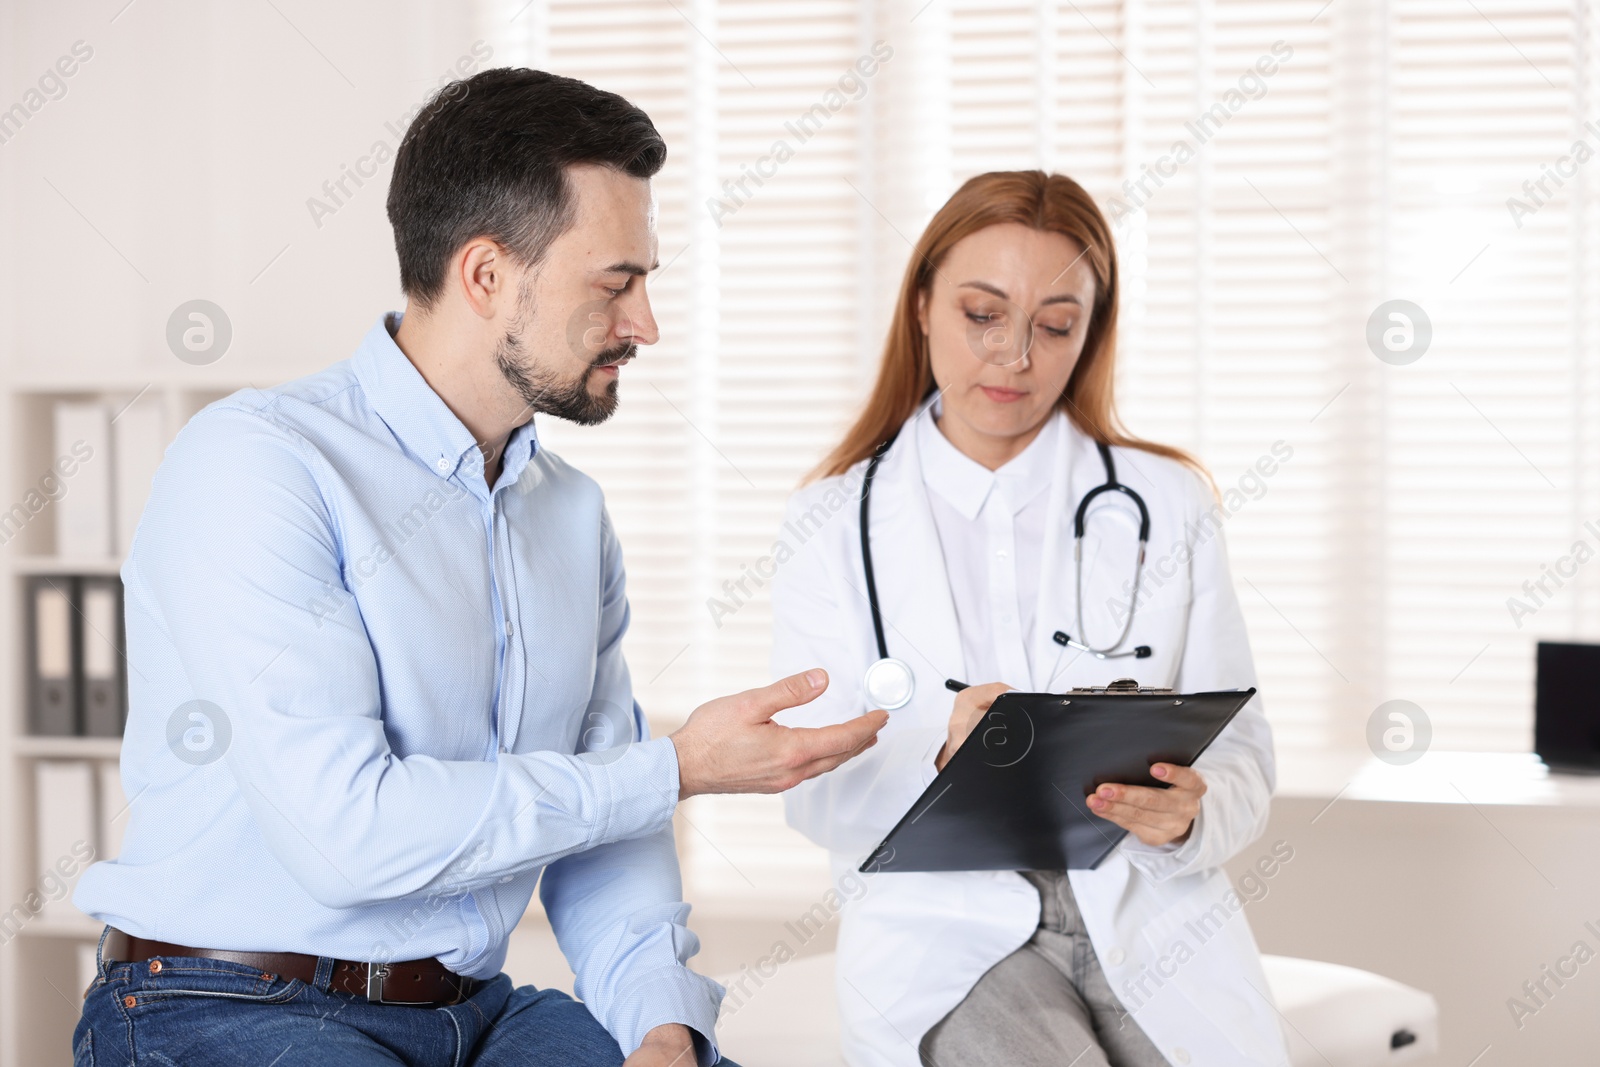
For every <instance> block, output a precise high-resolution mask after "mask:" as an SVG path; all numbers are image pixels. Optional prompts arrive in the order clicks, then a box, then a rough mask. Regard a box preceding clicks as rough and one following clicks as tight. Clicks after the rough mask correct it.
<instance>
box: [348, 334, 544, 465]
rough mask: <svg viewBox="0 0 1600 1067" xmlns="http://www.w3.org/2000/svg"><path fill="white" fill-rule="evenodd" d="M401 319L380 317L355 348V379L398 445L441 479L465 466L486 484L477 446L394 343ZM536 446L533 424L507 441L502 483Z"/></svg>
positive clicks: (526, 460) (526, 462)
mask: <svg viewBox="0 0 1600 1067" xmlns="http://www.w3.org/2000/svg"><path fill="white" fill-rule="evenodd" d="M401 318H402V315H401V313H400V312H398V311H391V312H387V313H386V314H384V315H381V316H379V318H378V321H377V322H376V323H374V324H373V326H372V329H370V330H368V331H367V335H366V337H364V338H363V339H362V341H361V345H360V347H359V348H357V349H356V354H355V359H354V364H355V374H356V378H357V380H358V381H360V382H361V388H362V389H363V390H364V391H365V393H366V396H367V401H368V403H370V404H371V405H372V409H373V410H374V411H376V412H377V413H378V417H379V418H381V419H383V421H384V424H385V425H387V426H388V427H389V429H390V431H391V432H392V433H393V434H394V435H395V437H397V438H398V439H399V441H400V443H401V444H402V445H404V446H405V448H406V449H407V450H408V451H409V452H410V453H411V454H412V455H414V456H416V457H417V459H418V460H420V461H421V462H422V463H423V464H424V465H426V466H427V467H428V469H430V470H432V471H433V472H434V473H435V474H437V475H438V476H439V477H441V478H449V477H451V476H453V475H454V474H455V473H456V471H457V470H459V469H460V468H461V467H462V466H463V464H464V465H466V466H467V467H468V468H469V470H470V473H471V474H473V476H474V477H476V478H477V480H478V482H479V484H482V481H483V455H482V453H481V452H480V451H479V450H478V443H477V442H476V441H475V440H473V437H472V434H471V432H470V431H469V430H468V429H467V428H466V426H465V425H464V424H463V423H462V422H461V420H460V419H458V418H456V415H455V412H453V411H451V410H450V408H449V407H448V406H447V405H446V404H445V402H444V401H443V400H442V399H440V397H439V394H438V393H436V392H434V391H433V387H432V386H430V385H429V384H428V382H427V380H426V379H425V378H423V377H422V373H421V372H420V371H418V370H417V368H416V367H415V366H414V365H413V364H412V362H411V360H410V359H408V358H407V357H406V354H405V353H404V352H402V351H400V346H399V345H397V344H395V343H394V333H395V331H397V330H399V329H400V320H401ZM537 447H538V436H537V433H536V432H535V430H534V427H533V420H532V419H529V420H528V421H527V422H525V423H523V424H522V425H521V426H519V427H517V428H516V429H515V430H513V431H512V433H511V436H510V438H509V439H508V440H507V441H506V451H505V456H504V458H503V461H502V465H501V475H500V481H501V484H505V485H509V484H511V483H512V482H515V481H516V480H517V479H518V478H519V477H520V476H521V474H522V471H523V468H525V467H526V466H527V465H528V461H529V460H530V459H531V458H532V457H533V453H534V452H535V450H536V449H537Z"/></svg>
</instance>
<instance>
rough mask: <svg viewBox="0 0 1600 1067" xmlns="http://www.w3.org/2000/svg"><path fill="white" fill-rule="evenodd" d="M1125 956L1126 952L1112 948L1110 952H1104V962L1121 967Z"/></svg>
mask: <svg viewBox="0 0 1600 1067" xmlns="http://www.w3.org/2000/svg"><path fill="white" fill-rule="evenodd" d="M1127 958H1128V957H1127V954H1126V953H1124V952H1123V951H1122V950H1121V949H1120V948H1114V949H1112V950H1111V951H1110V952H1107V953H1106V962H1107V963H1109V964H1111V966H1113V967H1121V966H1122V961H1123V960H1125V959H1127Z"/></svg>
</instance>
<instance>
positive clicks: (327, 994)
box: [72, 935, 737, 1067]
mask: <svg viewBox="0 0 1600 1067" xmlns="http://www.w3.org/2000/svg"><path fill="white" fill-rule="evenodd" d="M104 942H105V938H104V935H102V936H101V943H102V945H103V944H104ZM159 958H160V959H161V970H160V973H159V974H151V973H150V965H149V964H148V963H147V962H145V961H139V962H128V961H123V962H113V963H111V964H110V965H107V963H106V961H105V960H103V959H102V960H100V968H99V976H98V978H97V979H96V981H95V982H94V984H93V985H91V986H90V987H89V991H88V995H87V996H86V997H85V998H84V1002H83V1015H82V1017H81V1018H79V1020H78V1026H77V1029H76V1030H75V1031H74V1032H73V1035H72V1048H73V1067H96V1065H98V1067H135V1065H136V1067H154V1065H160V1067H213V1065H215V1067H222V1065H224V1064H226V1065H229V1067H232V1065H234V1064H251V1065H253V1067H267V1065H268V1064H271V1065H272V1067H326V1065H335V1064H337V1065H341V1067H343V1065H349V1067H370V1065H376V1064H383V1065H386V1067H392V1065H395V1064H403V1065H405V1067H469V1065H470V1067H533V1065H536V1064H537V1065H541V1067H542V1065H544V1064H551V1065H556V1064H560V1065H563V1067H565V1065H569V1064H570V1065H574V1067H590V1065H593V1067H619V1065H620V1064H621V1063H622V1060H623V1056H622V1050H621V1049H620V1048H619V1047H618V1046H617V1043H616V1041H615V1040H613V1039H612V1037H611V1035H610V1034H609V1033H607V1032H606V1030H605V1028H604V1027H602V1026H601V1025H600V1023H599V1022H598V1021H597V1020H596V1019H595V1017H594V1016H593V1015H591V1014H590V1013H589V1009H588V1008H587V1007H585V1006H584V1005H583V1003H582V1002H581V1001H577V1000H573V999H572V998H571V997H569V996H567V994H565V993H563V992H561V991H560V990H555V989H535V988H534V987H533V986H520V987H513V986H512V984H511V978H510V977H509V976H508V975H506V974H505V973H504V972H502V973H500V974H498V975H496V976H495V977H494V978H492V979H490V980H489V981H488V982H485V983H484V984H483V985H482V986H481V987H480V988H479V989H478V991H477V992H476V993H474V994H473V995H472V996H471V997H470V998H468V999H467V1000H464V1001H462V1002H461V1003H460V1004H456V1005H452V1006H450V1007H438V1008H429V1007H412V1006H410V1005H403V1004H371V1003H368V1002H367V999H366V998H365V997H363V996H356V995H353V994H350V993H341V992H339V991H337V990H333V989H330V988H329V981H330V979H331V977H332V975H333V963H334V961H333V958H332V957H331V956H323V957H321V958H319V959H318V961H317V971H316V974H315V975H314V976H313V980H312V982H311V983H309V984H308V983H306V982H302V981H301V980H300V979H298V978H284V977H282V976H279V975H271V976H265V977H264V976H263V975H262V974H261V973H260V972H259V971H257V970H255V969H254V968H251V967H247V966H245V965H244V964H242V963H230V962H228V961H226V960H218V959H210V958H207V957H199V956H163V957H159ZM687 1060H688V1057H685V1061H686V1062H685V1064H684V1065H681V1067H693V1064H691V1063H688V1062H687ZM721 1063H722V1064H723V1065H724V1067H737V1065H736V1064H733V1063H732V1061H730V1060H726V1059H724V1060H722V1061H721Z"/></svg>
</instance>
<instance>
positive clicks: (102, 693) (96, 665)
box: [78, 577, 128, 737]
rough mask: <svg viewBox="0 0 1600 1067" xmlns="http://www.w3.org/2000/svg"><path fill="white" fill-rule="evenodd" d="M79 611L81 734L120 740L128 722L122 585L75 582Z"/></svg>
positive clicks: (110, 581) (102, 579)
mask: <svg viewBox="0 0 1600 1067" xmlns="http://www.w3.org/2000/svg"><path fill="white" fill-rule="evenodd" d="M78 598H79V607H80V611H81V615H80V620H81V622H82V630H81V633H82V640H81V642H80V647H81V648H82V650H83V654H82V656H81V662H82V664H83V678H82V683H81V685H80V686H79V692H80V694H81V695H82V700H83V732H84V734H85V735H86V736H88V737H121V736H122V727H123V724H124V723H125V722H126V721H127V707H128V696H127V693H128V686H127V674H126V672H125V671H124V669H123V667H124V664H126V663H127V660H126V659H125V658H124V653H123V649H124V642H123V637H122V582H121V581H120V580H119V579H117V578H108V577H83V578H79V579H78Z"/></svg>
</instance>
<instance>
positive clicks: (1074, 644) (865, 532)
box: [861, 433, 1150, 711]
mask: <svg viewBox="0 0 1600 1067" xmlns="http://www.w3.org/2000/svg"><path fill="white" fill-rule="evenodd" d="M898 436H899V434H898V433H896V434H894V435H893V436H891V437H890V438H889V439H888V440H887V441H885V442H883V444H881V445H879V446H878V447H877V448H876V449H875V450H873V453H872V458H871V459H870V460H869V461H868V462H867V473H866V475H865V477H863V478H862V480H861V566H862V570H863V571H865V573H866V579H867V603H868V604H869V605H870V606H871V608H872V633H873V636H874V637H876V638H877V640H878V658H877V660H876V661H875V662H874V663H873V664H872V665H871V666H869V667H868V668H867V672H866V674H865V675H864V676H863V677H862V688H863V689H864V690H865V691H866V694H867V700H868V702H869V703H870V704H871V706H872V707H874V708H882V709H883V710H884V711H894V710H896V709H897V708H903V707H905V706H906V705H907V704H909V703H911V696H912V694H913V693H914V692H915V691H916V676H915V675H914V674H913V673H912V671H911V667H910V665H908V664H907V663H906V662H905V660H901V659H896V658H894V657H893V656H891V655H889V643H888V642H887V641H886V640H885V639H884V635H883V613H882V611H881V610H880V609H879V607H878V583H877V580H876V579H875V578H874V577H873V571H872V535H871V533H870V532H869V526H870V524H869V522H868V514H869V512H870V510H871V504H872V480H873V478H875V477H877V474H878V464H879V463H880V462H882V460H883V457H884V454H885V453H886V452H888V451H889V446H890V445H892V444H894V441H895V437H898ZM1095 448H1097V449H1099V451H1100V462H1101V463H1103V464H1104V465H1105V468H1106V480H1105V482H1104V483H1103V484H1101V485H1097V486H1095V487H1094V488H1093V489H1091V490H1089V491H1088V492H1087V493H1085V494H1084V495H1083V499H1082V500H1080V501H1078V510H1077V511H1076V512H1075V513H1074V514H1073V516H1072V562H1073V567H1074V569H1075V571H1076V578H1075V580H1074V582H1073V591H1074V596H1075V598H1076V599H1077V624H1078V633H1080V634H1082V635H1084V638H1085V641H1086V640H1087V638H1088V634H1089V631H1088V630H1087V629H1085V628H1084V625H1083V531H1084V527H1085V524H1086V520H1087V519H1088V514H1089V505H1090V504H1092V503H1094V500H1095V498H1096V497H1098V496H1099V495H1100V494H1101V493H1121V494H1122V495H1123V496H1126V497H1127V498H1128V499H1129V500H1131V501H1133V505H1134V507H1136V508H1138V509H1139V556H1138V560H1137V562H1135V563H1134V565H1133V587H1132V588H1133V592H1132V595H1131V596H1130V598H1129V600H1128V617H1127V619H1126V620H1125V621H1124V622H1123V624H1122V632H1121V633H1119V634H1118V635H1117V639H1116V640H1115V641H1113V642H1111V644H1109V645H1107V646H1105V647H1104V648H1095V647H1093V646H1092V645H1089V644H1087V643H1085V641H1074V640H1073V639H1072V638H1071V637H1070V636H1068V635H1067V634H1065V633H1063V632H1061V631H1060V630H1057V631H1056V632H1055V633H1054V634H1053V635H1051V640H1053V641H1054V642H1055V643H1056V644H1058V645H1060V646H1061V649H1062V651H1063V652H1065V651H1066V650H1067V649H1069V648H1075V649H1078V650H1079V651H1081V652H1087V653H1088V654H1089V655H1091V656H1094V657H1095V658H1096V659H1121V658H1122V657H1125V656H1132V657H1134V658H1135V659H1145V658H1147V657H1148V656H1149V655H1150V646H1149V645H1138V646H1136V647H1134V648H1131V649H1128V650H1127V651H1124V652H1118V651H1117V648H1118V647H1119V646H1120V645H1121V644H1122V642H1124V641H1126V640H1127V639H1128V631H1130V630H1131V629H1133V613H1134V609H1135V608H1136V607H1137V606H1138V603H1139V579H1140V577H1141V576H1142V575H1143V573H1144V550H1145V544H1146V543H1147V542H1148V541H1149V540H1150V509H1149V508H1147V507H1146V506H1145V503H1144V498H1143V497H1141V496H1140V495H1139V494H1138V493H1137V492H1136V491H1134V490H1133V489H1132V488H1130V487H1128V486H1126V485H1123V484H1122V483H1121V482H1119V481H1117V468H1116V465H1115V464H1114V463H1113V462H1112V461H1111V448H1110V446H1108V445H1106V444H1105V443H1104V442H1100V441H1096V442H1095ZM958 684H959V683H958Z"/></svg>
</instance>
